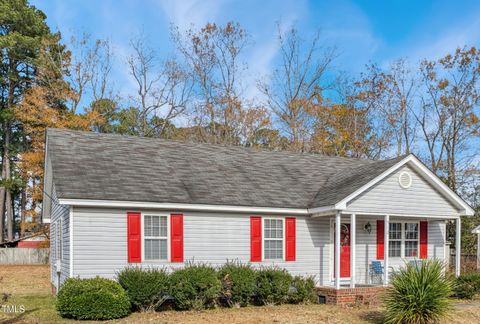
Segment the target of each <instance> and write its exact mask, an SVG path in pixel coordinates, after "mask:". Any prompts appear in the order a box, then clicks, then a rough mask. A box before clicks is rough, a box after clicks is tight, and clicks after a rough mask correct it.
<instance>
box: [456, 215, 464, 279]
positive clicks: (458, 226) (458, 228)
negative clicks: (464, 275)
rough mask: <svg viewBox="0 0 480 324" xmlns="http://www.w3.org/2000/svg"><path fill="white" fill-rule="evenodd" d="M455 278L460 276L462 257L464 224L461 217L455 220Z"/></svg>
mask: <svg viewBox="0 0 480 324" xmlns="http://www.w3.org/2000/svg"><path fill="white" fill-rule="evenodd" d="M455 225H456V226H455V276H457V277H458V276H460V260H461V256H462V223H461V220H460V217H458V218H457V219H456V220H455Z"/></svg>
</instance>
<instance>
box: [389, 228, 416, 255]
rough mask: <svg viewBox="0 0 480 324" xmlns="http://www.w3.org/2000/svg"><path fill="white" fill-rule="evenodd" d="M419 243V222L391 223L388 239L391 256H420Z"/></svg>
mask: <svg viewBox="0 0 480 324" xmlns="http://www.w3.org/2000/svg"><path fill="white" fill-rule="evenodd" d="M418 245H419V225H418V223H412V222H410V223H409V222H405V223H403V222H402V223H400V222H391V223H390V225H389V241H388V255H389V256H390V257H401V258H408V257H418Z"/></svg>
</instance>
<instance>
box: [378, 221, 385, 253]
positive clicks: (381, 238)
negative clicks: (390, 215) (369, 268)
mask: <svg viewBox="0 0 480 324" xmlns="http://www.w3.org/2000/svg"><path fill="white" fill-rule="evenodd" d="M384 243H385V221H383V220H377V260H383V257H384V255H385V254H384V251H385V250H384Z"/></svg>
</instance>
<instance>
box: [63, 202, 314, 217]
mask: <svg viewBox="0 0 480 324" xmlns="http://www.w3.org/2000/svg"><path fill="white" fill-rule="evenodd" d="M58 202H59V203H60V204H61V205H69V206H82V207H104V208H109V207H111V208H144V209H164V210H192V211H213V212H237V213H253V214H255V213H266V214H286V215H310V214H311V213H312V212H311V211H310V210H309V209H303V208H273V207H248V206H230V205H203V204H172V203H155V202H138V201H117V200H91V199H58Z"/></svg>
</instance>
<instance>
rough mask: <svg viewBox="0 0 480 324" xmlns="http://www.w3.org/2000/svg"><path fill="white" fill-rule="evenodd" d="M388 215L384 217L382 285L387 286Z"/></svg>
mask: <svg viewBox="0 0 480 324" xmlns="http://www.w3.org/2000/svg"><path fill="white" fill-rule="evenodd" d="M389 232H390V215H385V219H384V231H383V233H384V235H383V260H384V272H385V273H384V276H385V279H384V280H383V285H384V286H388V243H389V242H388V241H389V239H390V233H389Z"/></svg>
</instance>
